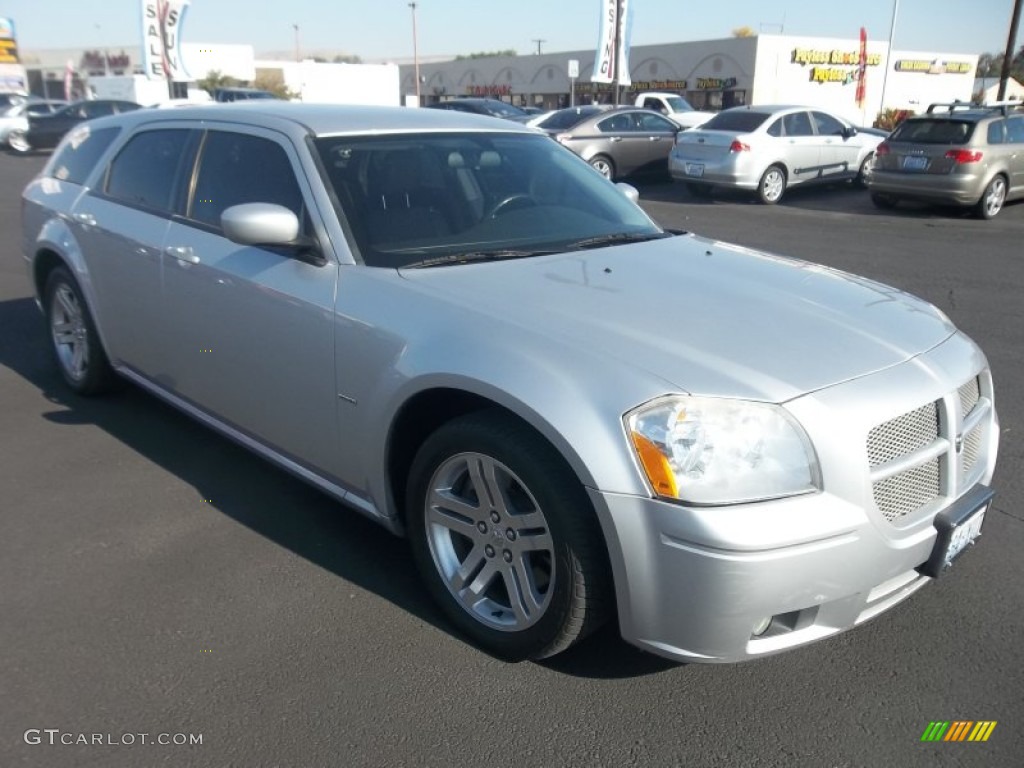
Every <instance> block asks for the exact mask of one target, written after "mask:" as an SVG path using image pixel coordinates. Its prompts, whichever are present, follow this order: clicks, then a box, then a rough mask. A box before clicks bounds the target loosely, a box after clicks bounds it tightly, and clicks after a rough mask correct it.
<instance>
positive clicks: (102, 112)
mask: <svg viewBox="0 0 1024 768" xmlns="http://www.w3.org/2000/svg"><path fill="white" fill-rule="evenodd" d="M82 114H83V115H85V117H87V118H89V119H92V118H94V117H105V116H106V115H112V114H114V105H113V104H109V103H107V104H105V103H103V102H94V101H93V102H88V103H86V104H83V105H82Z"/></svg>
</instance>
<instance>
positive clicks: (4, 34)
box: [0, 18, 18, 64]
mask: <svg viewBox="0 0 1024 768" xmlns="http://www.w3.org/2000/svg"><path fill="white" fill-rule="evenodd" d="M17 63H18V43H17V41H16V40H15V39H14V22H13V21H11V20H10V19H7V18H0V64H17Z"/></svg>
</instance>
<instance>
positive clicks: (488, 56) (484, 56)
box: [455, 48, 517, 61]
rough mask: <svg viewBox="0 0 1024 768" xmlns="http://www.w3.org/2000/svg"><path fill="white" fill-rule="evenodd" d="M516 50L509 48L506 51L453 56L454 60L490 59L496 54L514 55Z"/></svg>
mask: <svg viewBox="0 0 1024 768" xmlns="http://www.w3.org/2000/svg"><path fill="white" fill-rule="evenodd" d="M516 55H517V54H516V52H515V51H514V50H513V49H511V48H509V49H508V50H507V51H480V52H478V53H470V54H467V55H463V54H459V55H458V56H456V57H455V60H456V61H462V60H464V59H492V58H495V57H498V56H516Z"/></svg>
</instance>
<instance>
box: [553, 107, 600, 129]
mask: <svg viewBox="0 0 1024 768" xmlns="http://www.w3.org/2000/svg"><path fill="white" fill-rule="evenodd" d="M602 111H603V109H602V108H601V107H572V108H570V109H560V110H558V111H557V112H555V113H554V114H553V115H551V116H550V117H547V118H545V119H544V120H541V121H540V122H539V123H538V124H537V127H538V128H544V129H547V130H555V129H558V130H562V129H565V128H572V127H573V126H574V125H576V124H578V123H580V122H582V121H583V120H586V119H587V118H588V117H590V116H591V115H596V114H597V113H598V112H602Z"/></svg>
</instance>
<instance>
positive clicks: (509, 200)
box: [487, 192, 537, 219]
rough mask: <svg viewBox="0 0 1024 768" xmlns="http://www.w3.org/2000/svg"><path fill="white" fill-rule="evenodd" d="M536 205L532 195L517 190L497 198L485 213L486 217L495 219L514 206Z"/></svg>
mask: <svg viewBox="0 0 1024 768" xmlns="http://www.w3.org/2000/svg"><path fill="white" fill-rule="evenodd" d="M534 205H537V201H536V199H534V197H533V196H532V195H528V194H526V193H525V192H517V193H516V194H514V195H509V196H508V197H506V198H504V199H503V200H499V201H498V202H497V203H496V204H495V205H494V207H493V208H491V211H490V213H488V214H487V218H489V219H496V218H498V217H499V216H501V215H502V214H504V213H508V212H509V211H512V210H515V209H516V208H529V207H531V206H534Z"/></svg>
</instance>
